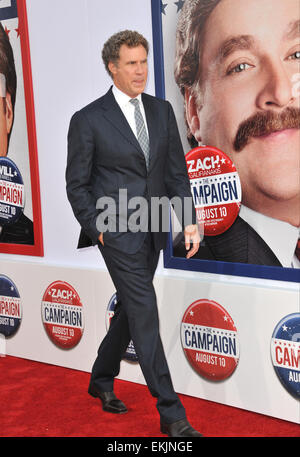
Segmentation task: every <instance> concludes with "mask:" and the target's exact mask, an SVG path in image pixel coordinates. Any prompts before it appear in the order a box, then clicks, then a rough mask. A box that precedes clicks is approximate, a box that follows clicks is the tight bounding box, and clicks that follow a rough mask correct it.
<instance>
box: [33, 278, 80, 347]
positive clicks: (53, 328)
mask: <svg viewBox="0 0 300 457" xmlns="http://www.w3.org/2000/svg"><path fill="white" fill-rule="evenodd" d="M42 320H43V324H44V328H45V330H46V332H47V334H48V336H49V338H50V339H51V341H52V342H53V343H54V344H56V345H57V346H59V347H60V348H63V349H71V348H73V347H74V346H76V345H77V344H78V343H79V341H80V340H81V337H82V334H83V328H84V322H83V307H82V303H81V301H80V297H79V295H78V294H77V292H76V290H75V289H74V288H73V287H72V286H71V285H70V284H68V283H66V282H64V281H55V282H53V283H51V284H50V285H49V286H48V287H47V289H46V291H45V293H44V295H43V299H42Z"/></svg>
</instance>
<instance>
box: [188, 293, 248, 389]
mask: <svg viewBox="0 0 300 457" xmlns="http://www.w3.org/2000/svg"><path fill="white" fill-rule="evenodd" d="M181 343H182V347H183V350H184V353H185V355H186V357H187V360H188V361H189V363H190V365H191V366H192V367H193V368H194V370H195V371H196V372H197V373H198V374H200V375H201V376H203V377H204V378H207V379H209V380H211V381H221V380H224V379H227V378H228V377H229V376H231V375H232V373H233V372H234V371H235V369H236V367H237V365H238V361H239V341H238V335H237V330H236V327H235V325H234V322H233V320H232V318H231V316H230V315H229V313H228V312H227V311H226V310H225V309H224V308H223V307H222V306H221V305H219V304H218V303H216V302H214V301H212V300H207V299H201V300H197V301H195V302H194V303H192V304H191V305H190V306H189V307H188V308H187V310H186V312H185V313H184V316H183V318H182V322H181Z"/></svg>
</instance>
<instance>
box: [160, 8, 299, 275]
mask: <svg viewBox="0 0 300 457" xmlns="http://www.w3.org/2000/svg"><path fill="white" fill-rule="evenodd" d="M154 3H155V2H153V5H154ZM157 3H160V5H159V6H158V7H159V9H160V17H161V27H162V36H161V60H162V61H163V73H162V74H161V82H162V84H163V86H164V96H165V98H166V99H167V100H169V101H170V102H171V104H172V106H173V108H174V111H175V115H176V118H177V122H178V127H179V130H180V134H181V139H182V142H183V145H184V149H185V154H186V163H187V169H188V173H189V178H190V183H191V191H192V195H193V199H194V203H195V206H196V211H197V217H198V223H199V227H200V233H201V237H202V241H201V244H200V248H199V251H198V253H197V254H196V255H195V256H194V257H193V258H192V259H186V258H185V256H186V250H185V245H184V237H183V233H182V232H181V231H180V230H179V231H178V228H176V223H175V224H173V230H172V237H170V243H169V247H168V249H167V251H166V253H165V266H166V267H170V268H177V269H185V270H194V271H205V272H211V273H220V274H229V275H235V276H249V277H257V278H267V279H277V280H284V281H299V279H300V274H299V273H300V261H299V258H300V253H299V250H300V249H299V248H300V243H299V241H298V240H299V236H300V235H299V226H300V148H299V145H300V137H299V126H300V121H299V95H300V67H299V59H300V48H299V20H300V17H299V16H300V10H299V2H298V0H284V1H281V0H278V1H277V0H276V1H270V0H263V1H261V0H254V1H251V2H248V1H247V0H245V1H244V0H228V1H224V0H198V1H195V0H185V1H183V0H179V1H176V2H173V1H172V2H171V1H167V0H165V1H162V2H157ZM233 18H234V20H233ZM156 37H159V34H158V33H156V34H154V39H155V40H157V39H159V38H156ZM156 70H158V66H156ZM175 222H176V221H175ZM297 245H298V246H299V248H298V249H297Z"/></svg>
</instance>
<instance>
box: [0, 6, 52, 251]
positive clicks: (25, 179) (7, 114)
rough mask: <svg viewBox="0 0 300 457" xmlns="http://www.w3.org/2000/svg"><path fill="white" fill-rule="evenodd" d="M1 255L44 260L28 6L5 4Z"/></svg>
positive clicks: (1, 24) (0, 40)
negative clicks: (33, 257)
mask: <svg viewBox="0 0 300 457" xmlns="http://www.w3.org/2000/svg"><path fill="white" fill-rule="evenodd" d="M0 252H1V253H10V254H24V255H32V256H42V255H43V239H42V220H41V208H40V187H39V172H38V156H37V146H36V130H35V116H34V98H33V88H32V77H31V64H30V48H29V37H28V28H27V15H26V1H25V0H0Z"/></svg>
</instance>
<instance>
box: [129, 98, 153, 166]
mask: <svg viewBox="0 0 300 457" xmlns="http://www.w3.org/2000/svg"><path fill="white" fill-rule="evenodd" d="M130 103H132V104H133V106H134V118H135V124H136V132H137V139H138V142H139V143H140V146H141V148H142V151H143V153H144V156H145V160H146V166H147V169H148V168H149V152H150V150H149V138H148V135H147V131H146V126H145V123H144V119H143V116H142V113H141V110H140V106H139V101H138V99H137V98H132V99H131V100H130Z"/></svg>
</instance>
